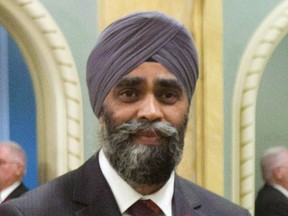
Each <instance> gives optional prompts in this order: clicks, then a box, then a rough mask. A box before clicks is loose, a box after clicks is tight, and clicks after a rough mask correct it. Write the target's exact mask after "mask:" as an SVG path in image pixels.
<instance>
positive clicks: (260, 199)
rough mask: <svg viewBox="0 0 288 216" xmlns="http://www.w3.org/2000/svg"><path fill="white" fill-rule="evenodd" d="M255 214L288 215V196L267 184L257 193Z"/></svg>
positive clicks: (268, 215)
mask: <svg viewBox="0 0 288 216" xmlns="http://www.w3.org/2000/svg"><path fill="white" fill-rule="evenodd" d="M255 216H288V198H287V197H286V196H285V195H284V194H283V193H281V192H280V191H279V190H277V189H275V188H274V187H272V186H270V185H268V184H265V185H264V186H263V187H262V188H261V189H260V191H259V192H258V195H257V199H256V203H255Z"/></svg>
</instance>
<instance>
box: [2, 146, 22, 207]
mask: <svg viewBox="0 0 288 216" xmlns="http://www.w3.org/2000/svg"><path fill="white" fill-rule="evenodd" d="M25 173H26V154H25V152H24V150H23V149H22V147H21V146H20V145H19V144H17V143H15V142H11V141H6V142H1V143H0V203H3V202H6V201H8V200H10V199H13V198H16V197H19V196H21V195H22V194H24V193H25V192H26V191H28V188H27V187H26V186H25V185H24V184H23V182H22V179H23V177H24V175H25Z"/></svg>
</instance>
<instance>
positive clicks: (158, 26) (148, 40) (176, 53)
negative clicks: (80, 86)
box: [87, 11, 198, 117]
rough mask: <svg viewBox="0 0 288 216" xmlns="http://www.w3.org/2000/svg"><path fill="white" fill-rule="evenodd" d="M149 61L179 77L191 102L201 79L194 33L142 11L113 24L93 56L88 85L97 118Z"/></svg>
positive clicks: (155, 14) (89, 60) (89, 61)
mask: <svg viewBox="0 0 288 216" xmlns="http://www.w3.org/2000/svg"><path fill="white" fill-rule="evenodd" d="M148 59H153V60H154V61H156V62H158V63H160V64H162V65H163V66H164V67H166V68H167V69H168V70H169V71H170V72H171V73H172V74H173V75H174V76H176V78H177V79H178V80H179V81H180V82H181V83H182V84H183V86H184V89H185V91H186V94H187V96H188V99H189V101H190V100H191V98H192V95H193V92H194V90H195V85H196V81H197V78H198V60H197V53H196V49H195V47H194V44H193V41H192V38H191V35H190V33H189V32H188V31H187V30H186V29H185V28H184V27H183V25H182V24H180V23H179V22H177V21H176V20H174V19H173V18H171V17H168V16H166V15H165V14H162V13H159V12H154V11H153V12H139V13H134V14H132V15H128V16H126V17H124V18H122V19H119V20H117V21H115V22H114V23H112V24H111V25H109V26H108V27H107V28H106V29H105V30H104V31H103V32H102V34H101V35H100V37H99V39H98V42H97V44H96V46H95V48H94V49H93V50H92V52H91V54H90V56H89V59H88V62H87V85H88V91H89V95H90V102H91V105H92V108H93V110H94V112H95V114H96V116H97V117H99V115H100V111H101V108H102V104H103V102H104V100H105V97H106V96H107V94H108V93H109V91H110V90H111V89H112V88H113V86H114V85H115V84H116V83H117V81H118V80H119V79H120V78H122V77H123V76H125V75H126V74H128V73H129V72H131V71H132V70H133V69H135V68H136V67H137V66H139V65H140V64H142V63H143V62H145V61H146V60H148Z"/></svg>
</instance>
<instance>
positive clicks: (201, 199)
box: [178, 177, 249, 216]
mask: <svg viewBox="0 0 288 216" xmlns="http://www.w3.org/2000/svg"><path fill="white" fill-rule="evenodd" d="M178 181H179V187H180V188H181V191H182V193H183V195H184V196H185V199H186V200H188V202H191V200H194V202H195V200H197V202H198V203H199V209H200V208H201V209H202V210H201V211H203V212H205V213H207V215H227V216H228V215H233V216H244V215H246V216H247V215H249V213H248V211H247V210H246V209H244V208H242V207H240V206H239V205H236V204H235V203H233V202H231V201H229V200H228V199H226V198H224V197H221V196H220V195H218V194H216V193H214V192H211V191H209V190H207V189H205V188H203V187H201V186H199V185H196V184H195V183H192V182H190V181H188V180H186V179H183V178H181V177H179V178H178Z"/></svg>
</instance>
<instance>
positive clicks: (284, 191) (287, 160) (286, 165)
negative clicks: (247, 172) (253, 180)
mask: <svg viewBox="0 0 288 216" xmlns="http://www.w3.org/2000/svg"><path fill="white" fill-rule="evenodd" d="M261 171H262V177H263V180H264V181H265V184H264V186H263V187H262V188H261V189H260V190H259V192H258V195H257V198H256V203H255V216H287V215H288V149H287V148H285V147H278V146H277V147H272V148H269V149H267V150H266V152H265V153H264V154H263V156H262V158H261Z"/></svg>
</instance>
